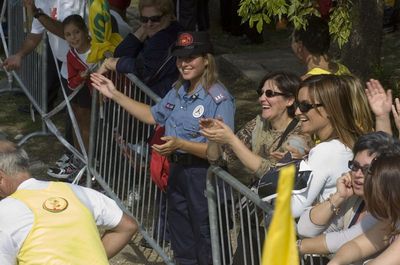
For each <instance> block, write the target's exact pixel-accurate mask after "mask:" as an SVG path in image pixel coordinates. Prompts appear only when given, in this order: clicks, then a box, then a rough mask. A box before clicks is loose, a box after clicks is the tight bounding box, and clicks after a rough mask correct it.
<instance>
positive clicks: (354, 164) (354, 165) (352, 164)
mask: <svg viewBox="0 0 400 265" xmlns="http://www.w3.org/2000/svg"><path fill="white" fill-rule="evenodd" d="M348 166H349V168H350V170H351V171H353V172H357V171H358V170H359V169H361V172H362V173H363V175H364V176H366V175H367V174H368V173H369V169H370V167H371V165H365V166H361V165H360V164H359V163H358V162H357V161H354V160H350V161H349V164H348Z"/></svg>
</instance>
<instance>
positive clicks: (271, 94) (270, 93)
mask: <svg viewBox="0 0 400 265" xmlns="http://www.w3.org/2000/svg"><path fill="white" fill-rule="evenodd" d="M257 94H258V96H259V97H261V96H262V95H265V96H266V97H267V98H273V97H276V96H287V94H285V93H280V92H276V91H273V90H271V89H267V90H265V91H262V89H258V90H257Z"/></svg>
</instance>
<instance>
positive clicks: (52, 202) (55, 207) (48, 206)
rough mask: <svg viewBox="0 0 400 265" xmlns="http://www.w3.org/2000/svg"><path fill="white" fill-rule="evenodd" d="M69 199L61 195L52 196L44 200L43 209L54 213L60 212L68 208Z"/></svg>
mask: <svg viewBox="0 0 400 265" xmlns="http://www.w3.org/2000/svg"><path fill="white" fill-rule="evenodd" d="M67 207H68V201H67V200H66V199H64V198H61V197H51V198H48V199H47V200H45V201H44V203H43V209H45V210H46V211H49V212H52V213H59V212H62V211H64V210H65V209H67Z"/></svg>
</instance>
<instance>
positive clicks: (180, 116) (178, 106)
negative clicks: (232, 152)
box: [151, 82, 235, 143]
mask: <svg viewBox="0 0 400 265" xmlns="http://www.w3.org/2000/svg"><path fill="white" fill-rule="evenodd" d="M188 85H189V83H188V82H186V83H184V85H182V86H181V87H180V88H179V89H178V90H176V89H171V90H170V91H169V92H168V94H167V95H165V97H164V98H163V99H162V100H161V101H160V102H159V103H158V104H156V105H154V106H153V107H152V108H151V113H152V115H153V117H154V120H155V121H156V122H157V123H158V124H161V125H164V126H165V135H166V136H174V137H177V138H181V139H184V140H187V141H191V142H197V143H204V142H206V141H207V139H206V138H205V137H204V136H202V135H201V134H200V125H199V120H200V118H216V117H221V118H222V119H223V121H224V122H225V123H226V124H227V125H228V126H229V127H231V128H232V130H233V128H234V116H235V105H234V99H233V97H232V96H231V95H230V94H229V92H228V91H227V90H226V88H224V87H223V86H222V84H220V83H216V84H214V85H213V86H212V87H211V88H210V90H209V91H206V90H205V89H204V88H203V86H202V85H199V86H198V87H197V88H196V90H195V92H194V93H193V94H191V95H188V94H187V88H188Z"/></svg>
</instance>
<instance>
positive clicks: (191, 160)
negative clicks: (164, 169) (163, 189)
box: [168, 153, 208, 166]
mask: <svg viewBox="0 0 400 265" xmlns="http://www.w3.org/2000/svg"><path fill="white" fill-rule="evenodd" d="M168 160H169V162H170V163H175V164H179V165H183V166H191V165H208V160H206V159H203V158H200V157H198V156H195V155H192V154H183V153H172V154H170V155H169V157H168Z"/></svg>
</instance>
